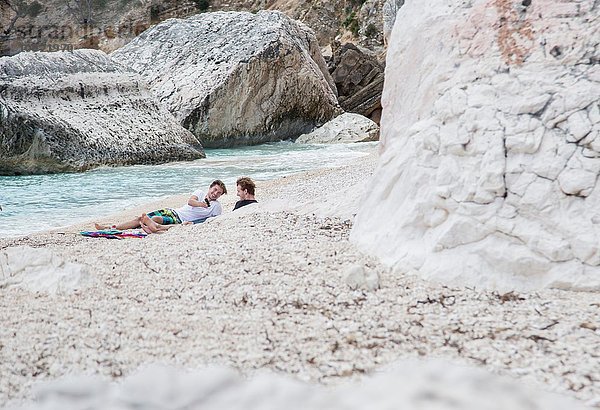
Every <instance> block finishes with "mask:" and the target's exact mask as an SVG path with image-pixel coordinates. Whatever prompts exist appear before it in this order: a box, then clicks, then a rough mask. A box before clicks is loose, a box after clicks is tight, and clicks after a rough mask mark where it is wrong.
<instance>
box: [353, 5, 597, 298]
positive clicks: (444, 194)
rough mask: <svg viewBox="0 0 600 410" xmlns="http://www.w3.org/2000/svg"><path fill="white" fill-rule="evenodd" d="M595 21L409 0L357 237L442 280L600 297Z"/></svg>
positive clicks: (592, 12) (589, 10)
mask: <svg viewBox="0 0 600 410" xmlns="http://www.w3.org/2000/svg"><path fill="white" fill-rule="evenodd" d="M597 13H598V10H597V7H596V6H595V5H594V4H593V2H587V3H582V2H576V1H567V2H564V1H558V0H540V1H534V2H530V1H527V2H526V1H510V0H491V1H490V0H477V1H473V2H470V3H465V2H461V1H458V0H456V1H451V2H447V1H446V0H435V1H432V2H428V3H427V4H424V3H422V2H417V1H407V2H406V4H404V6H402V8H401V9H400V11H399V12H398V15H397V18H396V25H395V28H394V31H393V32H392V38H391V41H390V48H389V50H388V62H387V68H386V85H385V89H384V94H383V106H384V112H383V117H382V131H381V132H382V135H381V144H382V151H383V152H382V156H381V159H380V166H379V168H378V171H376V173H375V176H374V179H373V181H374V183H373V184H372V185H370V189H369V191H368V192H367V194H366V195H365V199H364V201H363V206H362V208H361V211H360V212H359V214H358V216H357V218H356V221H355V226H354V230H353V233H352V236H351V239H352V240H353V241H354V242H356V243H357V244H359V246H360V247H362V248H363V249H364V250H366V251H369V252H372V253H373V254H375V255H378V256H379V257H380V258H381V259H382V260H383V261H385V262H386V263H387V264H389V265H392V266H394V267H396V268H398V269H400V270H404V271H409V270H412V269H415V270H417V271H418V272H419V273H420V274H421V275H422V276H424V277H426V278H431V279H436V280H440V281H444V282H450V283H457V284H470V285H476V286H484V287H493V288H499V289H525V290H526V289H534V288H539V287H545V286H551V287H557V288H564V289H574V290H600V241H599V238H600V213H599V211H598V209H600V189H599V188H598V186H597V180H598V175H599V173H600V101H599V96H600V64H598V63H599V62H600V54H599V52H600V36H599V35H598V34H599V31H598V25H597V24H594V21H596V20H595V19H596V15H597ZM414 33H419V35H418V36H415V35H414ZM440 39H445V41H440Z"/></svg>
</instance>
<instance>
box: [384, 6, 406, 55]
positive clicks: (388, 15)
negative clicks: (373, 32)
mask: <svg viewBox="0 0 600 410" xmlns="http://www.w3.org/2000/svg"><path fill="white" fill-rule="evenodd" d="M403 4H404V0H385V3H384V4H383V9H382V10H381V14H382V16H383V44H384V45H385V46H387V43H388V41H389V39H390V36H391V35H392V29H393V28H394V23H395V22H396V14H398V10H400V7H402V5H403Z"/></svg>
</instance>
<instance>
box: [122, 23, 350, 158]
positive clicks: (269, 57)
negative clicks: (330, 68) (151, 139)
mask: <svg viewBox="0 0 600 410" xmlns="http://www.w3.org/2000/svg"><path fill="white" fill-rule="evenodd" d="M112 57H113V58H115V59H116V60H117V61H119V62H121V63H123V64H124V65H127V66H129V67H132V68H133V69H134V70H136V71H137V72H139V73H140V74H141V75H142V76H143V77H144V78H145V79H146V80H147V81H148V82H149V84H150V87H151V89H152V92H153V93H154V95H156V96H157V98H158V99H159V100H160V101H161V102H162V103H163V104H165V105H166V106H167V107H168V109H169V111H171V112H172V113H173V114H174V115H175V117H176V118H177V119H178V120H179V121H180V122H181V124H183V126H184V127H185V128H187V129H189V130H190V131H192V132H193V133H194V135H196V136H197V137H198V138H199V139H200V140H201V141H202V143H203V145H204V146H205V147H228V146H236V145H250V144H258V143H262V142H268V141H275V140H280V139H288V138H294V137H297V136H298V135H300V134H302V133H304V132H307V131H310V130H311V129H313V128H314V127H315V126H318V125H322V124H323V123H325V122H327V121H328V120H329V119H331V118H332V117H334V116H335V115H336V114H339V113H340V112H341V110H340V109H339V106H338V104H337V100H336V95H335V86H334V85H333V82H332V80H331V77H330V75H329V73H328V72H327V68H326V65H325V61H324V60H323V57H322V55H321V53H320V51H319V48H318V44H317V42H316V40H315V37H314V35H313V34H312V32H311V31H310V29H308V28H307V27H306V26H304V25H302V24H300V23H298V22H295V21H293V20H291V19H289V18H288V17H286V16H285V15H284V14H282V13H278V12H259V13H257V14H251V13H236V12H230V13H224V12H217V13H206V14H201V15H197V16H194V17H190V18H188V19H185V20H179V19H171V20H167V21H165V22H163V23H161V24H159V25H157V26H156V27H154V28H152V29H150V30H148V31H147V32H145V33H143V34H142V35H141V36H139V37H138V38H137V39H135V40H134V41H133V42H131V43H129V44H128V45H127V46H125V47H123V48H122V49H119V50H117V51H116V52H114V53H113V54H112Z"/></svg>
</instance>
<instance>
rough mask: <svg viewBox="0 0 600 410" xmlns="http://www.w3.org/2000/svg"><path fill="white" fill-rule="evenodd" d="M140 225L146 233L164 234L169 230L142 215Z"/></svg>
mask: <svg viewBox="0 0 600 410" xmlns="http://www.w3.org/2000/svg"><path fill="white" fill-rule="evenodd" d="M140 225H141V227H142V229H143V230H144V232H146V233H163V232H166V231H167V228H165V227H164V226H162V225H160V224H158V223H157V222H156V221H154V220H153V219H152V218H150V217H149V216H148V215H146V214H142V216H141V217H140Z"/></svg>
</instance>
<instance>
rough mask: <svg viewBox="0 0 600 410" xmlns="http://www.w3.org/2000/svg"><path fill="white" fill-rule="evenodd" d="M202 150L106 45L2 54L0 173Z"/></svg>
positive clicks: (159, 158) (194, 154)
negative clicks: (100, 48)
mask: <svg viewBox="0 0 600 410" xmlns="http://www.w3.org/2000/svg"><path fill="white" fill-rule="evenodd" d="M202 157H204V151H203V148H202V146H201V144H200V143H199V142H198V140H197V139H196V138H195V137H194V136H193V135H192V134H191V133H189V132H188V131H187V130H185V129H183V128H182V127H181V126H180V125H179V124H178V123H177V122H176V121H175V119H174V118H173V116H172V115H170V114H169V113H168V112H167V111H166V109H164V108H162V107H161V106H160V105H159V104H157V102H156V100H155V99H154V97H153V96H152V95H151V94H150V92H149V91H148V88H147V85H146V84H145V82H144V81H143V80H142V79H141V78H140V76H139V75H138V74H135V73H133V72H129V71H127V69H125V68H124V67H122V66H120V65H118V64H117V63H115V62H114V61H112V60H111V59H110V58H109V57H108V56H107V55H106V54H104V53H103V52H100V51H94V50H77V51H75V52H72V53H69V52H57V53H20V54H18V55H16V56H14V57H5V58H0V175H19V174H36V173H52V172H69V171H83V170H86V169H89V168H92V167H96V166H100V165H132V164H145V163H159V162H168V161H175V160H192V159H196V158H202Z"/></svg>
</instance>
